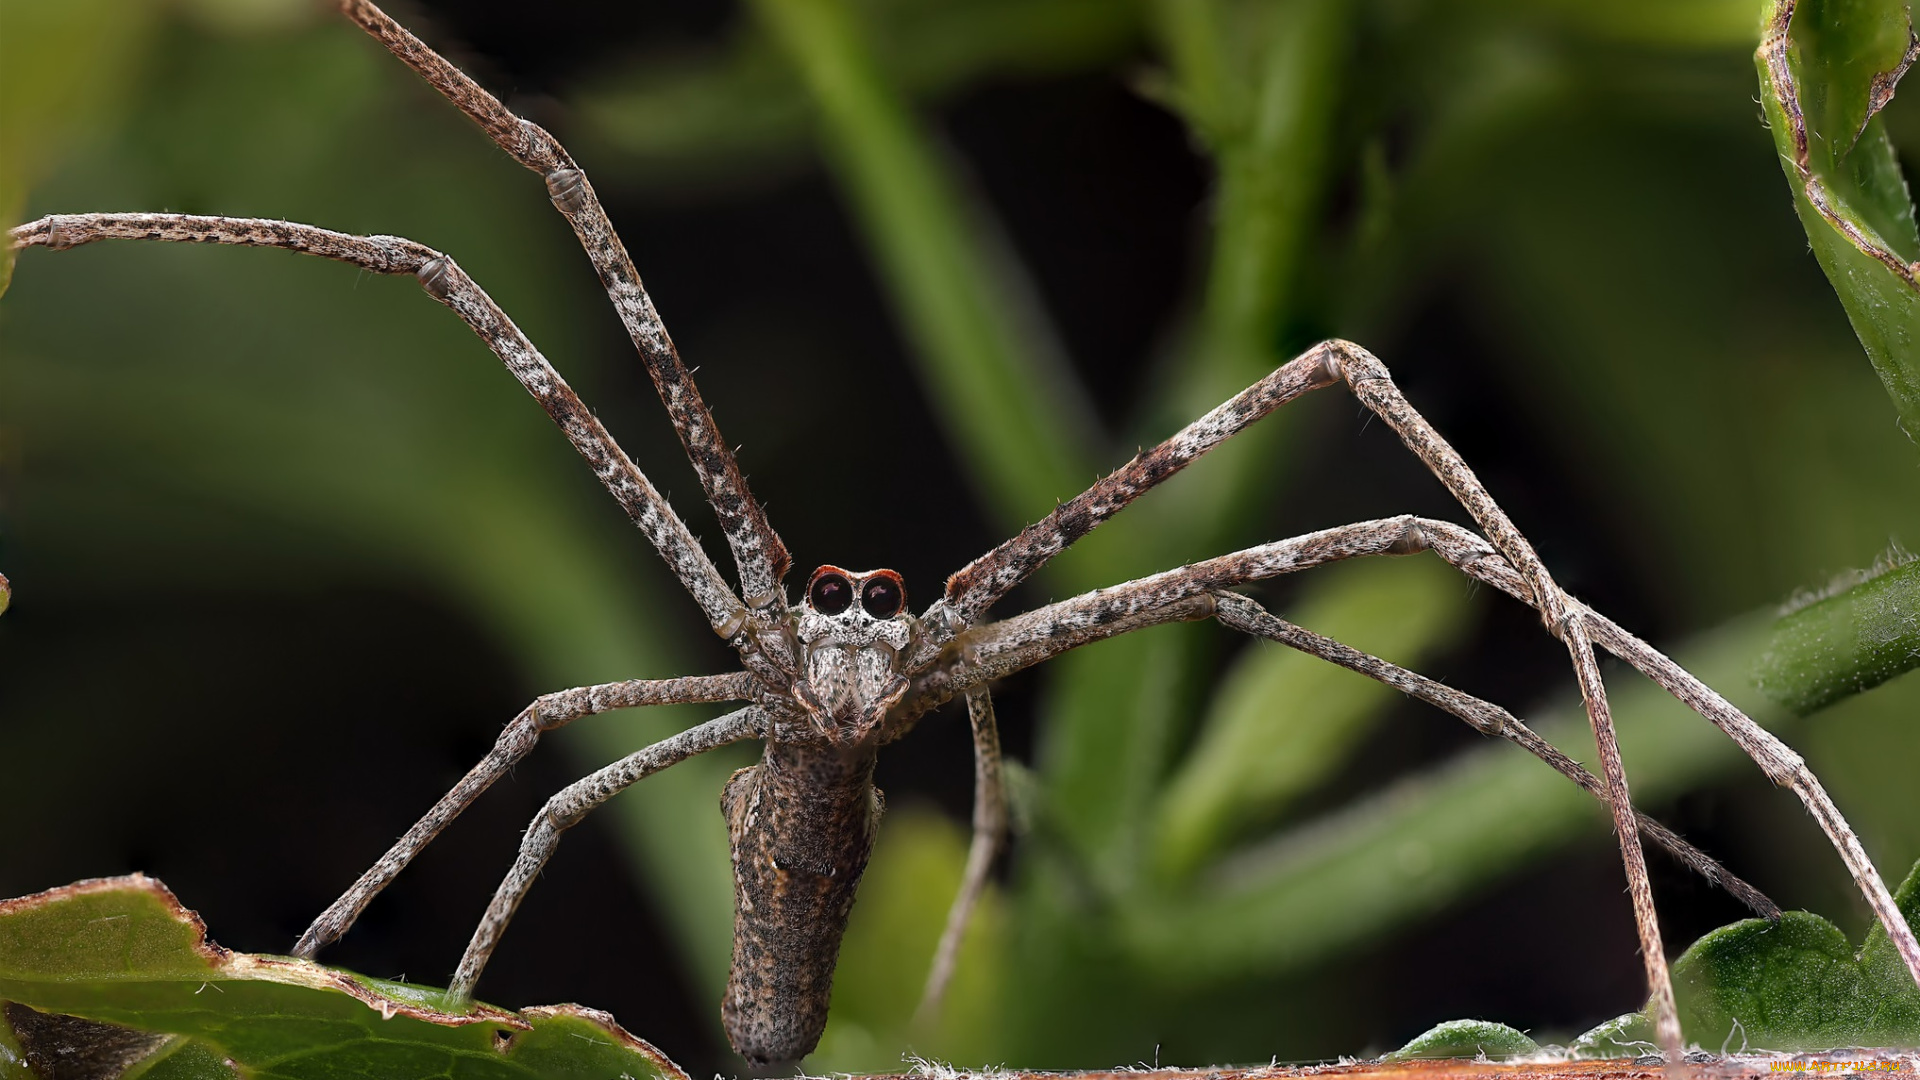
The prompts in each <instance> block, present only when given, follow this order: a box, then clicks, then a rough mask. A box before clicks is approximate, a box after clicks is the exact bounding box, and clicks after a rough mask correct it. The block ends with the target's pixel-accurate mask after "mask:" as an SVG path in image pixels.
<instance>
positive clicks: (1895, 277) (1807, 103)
mask: <svg viewBox="0 0 1920 1080" xmlns="http://www.w3.org/2000/svg"><path fill="white" fill-rule="evenodd" d="M1916 40H1917V39H1916V38H1915V37H1914V32H1913V25H1912V18H1911V14H1910V12H1909V10H1908V4H1907V2H1906V0H1774V3H1773V4H1772V5H1771V7H1770V10H1769V15H1768V19H1767V23H1766V37H1765V40H1763V41H1762V43H1761V46H1760V51H1759V52H1758V54H1757V55H1756V58H1755V59H1756V62H1757V64H1758V66H1759V69H1760V88H1761V102H1762V105H1763V107H1764V109H1765V111H1766V117H1767V123H1768V125H1769V127H1771V128H1772V131H1773V139H1774V145H1775V147H1776V149H1778V150H1779V152H1780V158H1781V165H1782V167H1783V168H1785V170H1786V172H1787V179H1788V182H1789V184H1790V186H1791V187H1792V188H1793V193H1794V204H1795V207H1796V208H1797V209H1798V211H1799V214H1800V222H1801V224H1802V226H1804V227H1805V229H1806V231H1807V238H1808V239H1809V240H1810V241H1811V242H1812V246H1813V253H1814V256H1815V257H1816V258H1817V259H1818V260H1819V262H1820V268H1821V269H1822V270H1824V271H1825V272H1826V275H1827V280H1828V281H1830V282H1831V283H1832V284H1833V288H1834V291H1835V292H1836V293H1838V294H1839V297H1840V302H1841V304H1842V306H1844V307H1845V308H1846V310H1847V317H1848V318H1849V319H1850V320H1851V321H1852V323H1853V331H1854V333H1855V334H1856V335H1857V336H1858V337H1859V338H1860V343H1861V344H1862V345H1864V346H1865V347H1866V350H1867V356H1868V358H1869V359H1871V360H1872V361H1873V366H1874V369H1875V370H1876V371H1877V372H1878V373H1879V375H1880V379H1881V381H1882V382H1883V383H1884V384H1885V385H1886V388H1887V392H1888V394H1889V395H1891V396H1892V398H1893V400H1894V405H1895V407H1896V408H1898V409H1899V411H1900V416H1901V418H1902V420H1903V421H1904V422H1905V424H1906V428H1907V432H1908V434H1909V435H1920V280H1916V277H1915V272H1914V260H1916V259H1920V231H1916V229H1915V225H1914V215H1913V203H1912V201H1911V199H1910V198H1909V197H1908V195H1907V186H1906V180H1905V178H1904V176H1903V175H1902V174H1901V171H1900V162H1899V159H1898V158H1897V157H1896V155H1895V153H1894V149H1893V144H1892V143H1891V142H1890V141H1889V140H1888V139H1887V134H1886V129H1885V126H1884V124H1883V123H1882V122H1881V121H1880V120H1879V118H1878V117H1877V115H1876V114H1877V113H1878V112H1879V110H1880V109H1881V108H1882V107H1883V106H1885V105H1886V103H1887V102H1888V101H1889V100H1891V99H1892V97H1893V93H1894V89H1895V87H1896V85H1897V84H1898V82H1899V80H1900V77H1901V76H1902V75H1903V74H1905V72H1906V71H1907V69H1908V67H1909V65H1910V64H1911V63H1912V61H1913V58H1914V55H1915V47H1916Z"/></svg>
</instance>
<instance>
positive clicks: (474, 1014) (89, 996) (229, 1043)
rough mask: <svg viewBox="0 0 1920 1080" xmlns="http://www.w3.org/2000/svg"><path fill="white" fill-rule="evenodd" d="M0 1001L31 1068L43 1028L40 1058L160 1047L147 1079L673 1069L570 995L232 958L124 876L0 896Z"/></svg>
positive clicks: (394, 1077)
mask: <svg viewBox="0 0 1920 1080" xmlns="http://www.w3.org/2000/svg"><path fill="white" fill-rule="evenodd" d="M0 1000H5V1001H7V1002H10V1003H12V1007H10V1008H9V1009H8V1010H7V1014H6V1015H7V1023H6V1024H5V1025H0V1026H4V1027H5V1028H7V1029H8V1032H7V1035H8V1043H7V1044H0V1045H8V1046H9V1048H7V1049H5V1050H4V1051H3V1052H0V1067H5V1066H7V1064H8V1063H7V1055H8V1054H12V1053H14V1052H15V1051H14V1050H13V1049H11V1047H17V1048H18V1052H19V1055H20V1056H21V1057H23V1058H25V1059H26V1060H27V1061H29V1062H31V1061H32V1060H33V1059H34V1058H35V1056H36V1053H37V1046H36V1040H46V1041H52V1040H50V1039H48V1036H56V1037H59V1042H60V1043H62V1044H65V1045H54V1046H45V1047H43V1048H39V1050H38V1052H45V1053H49V1054H53V1053H57V1052H62V1051H70V1050H71V1049H72V1046H71V1044H72V1043H73V1042H74V1041H75V1040H76V1039H78V1040H80V1041H81V1042H82V1043H83V1045H89V1046H91V1048H93V1049H94V1050H97V1051H98V1052H99V1053H101V1054H116V1053H117V1054H121V1055H136V1056H135V1060H138V1057H139V1056H146V1055H165V1060H164V1061H161V1062H158V1063H156V1064H154V1065H152V1066H150V1067H149V1070H148V1071H147V1072H146V1073H145V1075H147V1076H150V1077H158V1076H163V1075H164V1076H168V1077H174V1076H179V1077H188V1076H192V1077H212V1076H226V1077H231V1076H235V1075H245V1076H247V1077H249V1078H259V1080H268V1078H277V1077H288V1078H291V1077H300V1078H303V1080H316V1078H335V1077H338V1078H346V1077H362V1076H364V1077H380V1078H382V1080H401V1078H405V1077H450V1076H461V1077H474V1078H478V1077H498V1078H501V1080H506V1078H511V1077H556V1078H557V1077H576V1076H577V1077H581V1078H583V1080H584V1078H594V1080H600V1078H604V1077H608V1076H632V1077H650V1078H660V1080H664V1078H669V1077H672V1078H679V1080H684V1078H685V1076H686V1074H685V1073H684V1072H682V1071H681V1070H680V1068H679V1067H678V1066H676V1065H674V1064H673V1063H672V1062H671V1061H669V1060H667V1058H666V1057H665V1056H664V1055H662V1054H661V1053H660V1052H659V1051H658V1050H655V1049H654V1048H653V1047H651V1046H649V1045H647V1044H646V1043H645V1042H642V1041H641V1040H639V1039H636V1038H634V1037H633V1036H632V1035H629V1034H628V1033H627V1032H625V1031H623V1030H622V1029H621V1028H620V1027H619V1025H617V1024H615V1023H614V1022H613V1019H612V1018H611V1017H609V1016H607V1015H606V1014H605V1013H599V1012H595V1011H594V1010H591V1009H584V1008H581V1007H580V1006H577V1005H557V1006H540V1007H537V1008H530V1009H523V1010H521V1011H520V1012H517V1013H512V1012H506V1011H504V1010H501V1009H496V1008H494V1007H492V1006H489V1005H475V1006H473V1007H471V1008H470V1009H467V1010H465V1011H461V1012H454V1011H449V1010H448V1009H447V1008H446V1000H445V992H444V991H440V990H434V989H429V988H426V987H419V986H412V985H408V984H405V983H395V982H386V981H382V980H378V979H369V978H366V977H363V976H359V975H355V974H353V973H351V972H346V971H342V970H339V969H335V968H327V967H322V966H321V965H319V964H314V963H311V962H309V961H305V960H294V959H290V958H287V957H278V956H259V955H253V954H248V953H235V952H230V951H228V950H226V949H223V948H221V947H220V946H218V945H216V944H214V943H213V942H211V941H209V940H207V936H206V927H205V925H204V924H202V923H201V921H200V917H199V916H198V915H195V914H194V913H193V912H191V911H189V910H187V909H186V908H184V907H182V906H181V905H180V902H179V901H178V900H176V899H175V898H174V896H173V894H172V893H171V892H169V891H168V890H167V888H166V887H165V886H163V885H161V884H160V883H159V882H158V881H155V880H154V879H152V878H148V877H144V876H141V875H137V874H136V875H134V876H131V877H122V878H102V879H98V880H93V881H83V882H79V883H77V884H74V885H68V886H65V887H64V888H59V889H52V890H49V891H47V892H43V893H38V894H35V895H33V896H27V897H22V898H20V899H18V900H10V901H6V902H5V903H0ZM20 1006H25V1007H26V1009H27V1010H32V1012H27V1011H23V1010H22V1009H20V1008H19V1007H20ZM36 1014H39V1015H36ZM46 1014H52V1015H46ZM62 1017H74V1018H79V1019H80V1020H82V1021H93V1022H94V1023H92V1024H84V1023H80V1024H76V1023H72V1022H69V1021H66V1020H63V1019H60V1018H62ZM108 1025H112V1026H111V1027H109V1026H108ZM134 1033H147V1034H149V1035H152V1036H158V1037H159V1038H157V1039H145V1040H143V1039H140V1038H138V1037H137V1035H136V1034H134ZM142 1051H144V1053H142ZM225 1062H231V1063H232V1066H234V1067H230V1066H228V1065H226V1064H223V1063H225ZM235 1067H237V1068H235Z"/></svg>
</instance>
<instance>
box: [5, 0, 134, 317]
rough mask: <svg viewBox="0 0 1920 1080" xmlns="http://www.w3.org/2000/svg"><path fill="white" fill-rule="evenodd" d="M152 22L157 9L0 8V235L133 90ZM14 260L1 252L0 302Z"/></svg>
mask: <svg viewBox="0 0 1920 1080" xmlns="http://www.w3.org/2000/svg"><path fill="white" fill-rule="evenodd" d="M154 15H155V5H152V4H129V3H126V2H125V0H11V2H9V3H7V4H5V5H4V6H0V43H4V44H0V48H3V49H4V50H5V53H6V61H5V63H0V228H6V227H11V226H13V225H15V224H18V223H19V222H20V220H21V216H20V215H21V210H22V207H23V205H24V203H25V200H26V196H27V189H28V188H30V187H31V186H33V184H34V183H35V182H36V181H37V180H39V179H40V178H41V175H42V174H43V173H45V172H46V171H47V170H48V169H49V168H51V167H52V166H53V164H54V163H55V162H56V161H57V160H58V159H59V157H60V155H61V154H63V153H65V152H66V151H67V150H69V149H70V144H71V143H72V141H73V140H74V138H75V137H76V134H77V133H79V132H84V131H86V130H88V129H89V128H91V127H94V126H95V125H98V124H100V123H101V122H102V121H103V120H105V119H106V118H107V116H108V114H110V113H111V112H112V110H113V108H114V105H115V104H116V103H117V102H118V100H119V99H120V97H121V95H122V94H124V93H125V91H126V90H127V88H128V87H129V86H131V85H132V84H133V81H134V80H133V75H134V73H135V71H136V69H137V67H138V63H139V57H140V52H141V49H142V48H143V47H144V45H145V44H146V40H147V37H148V35H149V34H150V33H151V32H152V30H153V27H154V25H155V18H154ZM28 42H34V43H37V44H34V45H28V44H26V43H28ZM56 42H57V43H58V45H57V47H56V45H55V44H54V43H56ZM13 259H14V253H13V250H12V249H11V248H7V249H6V250H0V294H3V293H5V292H6V291H7V283H8V281H9V280H10V279H11V277H12V276H13Z"/></svg>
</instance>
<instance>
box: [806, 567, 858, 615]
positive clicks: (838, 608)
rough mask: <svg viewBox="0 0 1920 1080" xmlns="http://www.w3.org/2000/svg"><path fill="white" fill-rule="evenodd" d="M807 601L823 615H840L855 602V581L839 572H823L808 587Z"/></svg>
mask: <svg viewBox="0 0 1920 1080" xmlns="http://www.w3.org/2000/svg"><path fill="white" fill-rule="evenodd" d="M807 603H809V604H811V605H813V610H815V611H817V612H819V613H820V614H822V615H838V614H840V613H841V612H843V611H845V610H847V607H848V605H850V604H852V603H853V582H851V581H848V580H847V579H846V578H843V577H841V576H840V575H839V574H821V575H820V576H819V577H817V578H814V579H813V584H812V585H809V586H808V587H807Z"/></svg>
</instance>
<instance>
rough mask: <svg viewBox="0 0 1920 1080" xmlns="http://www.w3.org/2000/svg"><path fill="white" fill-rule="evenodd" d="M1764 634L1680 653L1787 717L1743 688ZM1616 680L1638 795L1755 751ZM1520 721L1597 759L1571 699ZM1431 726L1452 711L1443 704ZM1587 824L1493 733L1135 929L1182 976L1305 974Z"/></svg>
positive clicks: (1241, 859)
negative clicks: (1491, 739)
mask: <svg viewBox="0 0 1920 1080" xmlns="http://www.w3.org/2000/svg"><path fill="white" fill-rule="evenodd" d="M1765 634H1766V625H1765V623H1763V622H1761V621H1759V620H1756V619H1744V620H1740V621H1737V622H1735V623H1732V624H1729V625H1728V626H1725V627H1723V628H1721V629H1720V630H1718V631H1716V632H1715V633H1714V634H1712V635H1711V636H1709V637H1708V638H1706V639H1704V640H1701V641H1698V642H1695V643H1694V644H1693V645H1691V646H1690V647H1687V648H1683V649H1681V650H1680V651H1679V652H1678V653H1677V654H1676V657H1677V659H1679V660H1680V662H1681V663H1683V664H1685V665H1686V667H1687V668H1688V670H1690V671H1693V672H1694V673H1696V674H1697V675H1699V676H1700V678H1701V679H1703V680H1705V681H1706V682H1707V683H1708V684H1709V685H1711V686H1718V687H1726V688H1728V690H1729V694H1730V697H1731V699H1732V700H1733V701H1734V703H1735V704H1736V705H1740V706H1741V707H1743V708H1745V709H1747V710H1748V712H1749V714H1750V715H1752V716H1754V717H1755V718H1756V719H1758V720H1760V721H1761V722H1762V723H1770V722H1777V721H1779V720H1780V719H1782V716H1781V713H1780V711H1779V710H1777V709H1768V708H1764V707H1763V706H1764V704H1765V703H1764V701H1755V700H1754V699H1755V698H1756V696H1757V695H1754V694H1753V693H1751V692H1749V693H1747V694H1744V695H1743V694H1740V693H1737V692H1735V691H1737V689H1738V688H1739V687H1740V686H1741V685H1742V675H1743V674H1744V672H1746V671H1747V670H1748V668H1749V666H1750V665H1751V663H1752V658H1753V656H1754V655H1755V654H1756V653H1757V652H1758V651H1759V649H1760V646H1761V643H1762V641H1764V639H1765ZM1610 689H1611V691H1612V693H1611V698H1612V702H1613V718H1614V724H1615V727H1616V729H1617V730H1618V732H1619V735H1620V744H1621V749H1622V752H1623V755H1624V757H1625V760H1626V765H1627V774H1628V775H1629V776H1631V777H1632V778H1633V792H1634V799H1635V801H1636V802H1638V803H1640V804H1641V805H1643V806H1656V805H1658V804H1659V803H1660V801H1661V800H1662V799H1664V798H1668V797H1671V796H1672V795H1675V794H1678V793H1679V791H1680V790H1681V789H1682V788H1683V787H1685V786H1689V785H1693V784H1697V783H1699V782H1701V780H1702V779H1703V778H1704V777H1708V776H1711V775H1714V774H1717V773H1722V772H1726V771H1731V770H1734V769H1737V768H1739V767H1740V766H1741V765H1742V763H1744V762H1745V761H1746V759H1745V758H1744V757H1743V756H1742V755H1741V754H1740V752H1739V750H1738V749H1736V748H1735V747H1734V745H1733V743H1732V742H1731V741H1729V740H1728V739H1727V738H1726V736H1725V735H1723V734H1721V732H1720V730H1719V729H1718V728H1716V727H1714V726H1713V725H1712V724H1710V723H1708V722H1707V721H1705V720H1703V719H1701V718H1700V717H1698V716H1696V715H1695V714H1693V713H1692V712H1691V711H1689V710H1688V709H1687V708H1686V707H1685V706H1684V705H1681V704H1680V703H1679V702H1677V701H1675V700H1674V699H1673V698H1671V697H1670V696H1668V695H1667V693H1666V692H1665V691H1663V690H1661V689H1660V688H1659V687H1658V686H1655V685H1654V684H1653V683H1651V682H1647V681H1644V680H1640V679H1638V678H1635V679H1634V681H1632V682H1626V683H1624V684H1622V683H1621V682H1620V681H1619V680H1615V681H1614V684H1613V685H1612V686H1611V687H1610ZM1523 719H1529V720H1530V723H1531V726H1532V727H1533V728H1534V729H1535V730H1537V731H1539V732H1540V733H1541V734H1542V735H1544V736H1546V737H1547V738H1548V739H1549V740H1550V741H1552V742H1554V743H1555V744H1557V745H1559V746H1561V747H1562V748H1563V749H1568V750H1569V753H1570V754H1572V755H1573V756H1574V757H1576V758H1579V757H1586V756H1591V754H1590V749H1583V748H1590V747H1591V742H1590V741H1589V740H1590V739H1591V735H1590V734H1589V733H1588V730H1587V726H1586V723H1585V719H1584V715H1583V714H1582V712H1581V710H1580V708H1579V706H1578V705H1577V704H1576V703H1568V704H1564V705H1561V706H1558V707H1556V708H1554V709H1553V710H1551V711H1550V712H1549V713H1548V714H1547V715H1546V716H1544V717H1540V718H1538V722H1532V720H1531V718H1527V717H1523ZM1434 722H1435V723H1455V722H1457V721H1454V720H1452V719H1451V718H1450V717H1446V716H1443V715H1439V714H1436V717H1435V720H1434ZM1748 767H1749V768H1751V765H1748ZM1583 832H1584V833H1586V834H1589V835H1591V836H1592V837H1594V839H1595V840H1601V839H1603V838H1604V837H1606V835H1607V814H1606V809H1605V807H1604V806H1602V805H1601V804H1600V803H1599V802H1598V801H1597V800H1595V799H1594V798H1593V797H1592V796H1590V795H1588V794H1587V793H1586V792H1584V791H1581V790H1580V789H1579V788H1577V787H1575V786H1574V785H1573V784H1571V783H1568V782H1567V780H1566V778H1564V777H1562V776H1561V775H1560V774H1558V773H1556V772H1554V771H1553V770H1552V769H1550V768H1548V767H1547V766H1546V765H1544V764H1542V763H1541V762H1540V761H1538V760H1535V759H1534V758H1533V757H1531V756H1530V755H1528V754H1526V753H1524V752H1523V751H1521V750H1520V749H1519V748H1517V747H1514V746H1511V745H1508V744H1506V743H1504V742H1497V743H1493V744H1491V745H1488V746H1486V747H1483V748H1480V749H1477V750H1474V751H1472V752H1470V753H1467V754H1463V755H1461V756H1460V757H1458V758H1456V759H1455V760H1454V761H1452V762H1450V763H1449V764H1447V765H1444V766H1441V767H1439V768H1436V769H1432V770H1429V771H1426V772H1423V773H1420V774H1418V775H1415V776H1412V777H1409V778H1407V779H1404V780H1401V781H1399V782H1397V783H1395V784H1393V785H1392V786H1390V787H1388V788H1387V789H1385V790H1384V791H1381V792H1379V793H1377V794H1375V795H1372V796H1369V797H1368V798H1366V799H1363V800H1361V801H1359V802H1356V803H1354V804H1351V805H1349V806H1347V807H1345V808H1343V809H1341V810H1338V811H1335V812H1333V813H1331V814H1328V815H1326V816H1324V817H1322V818H1320V819H1317V820H1316V821H1314V822H1313V823H1312V824H1311V825H1310V826H1309V827H1307V828H1304V829H1301V830H1298V831H1296V832H1293V833H1289V834H1286V835H1283V836H1281V837H1278V838H1276V839H1275V840H1273V841H1271V842H1269V843H1267V844H1264V845H1262V846H1260V847H1258V848H1255V849H1253V850H1250V851H1248V852H1246V853H1244V854H1242V855H1239V856H1236V857H1234V858H1233V859H1230V860H1227V861H1225V862H1223V863H1222V864H1221V865H1220V866H1219V867H1218V868H1216V869H1215V870H1212V871H1210V872H1209V873H1208V875H1207V876H1205V877H1203V878H1202V879H1201V881H1200V884H1201V886H1202V887H1200V888H1196V889H1195V890H1194V891H1193V895H1192V896H1191V897H1189V898H1187V899H1185V900H1184V901H1183V902H1182V903H1181V904H1180V905H1179V907H1178V908H1177V909H1173V910H1164V911H1153V910H1142V911H1139V912H1135V913H1133V917H1132V918H1131V919H1130V921H1129V923H1128V928H1127V932H1128V934H1129V937H1130V941H1131V944H1132V946H1133V948H1134V950H1135V955H1136V956H1138V957H1139V958H1140V960H1141V961H1142V962H1143V963H1145V964H1146V965H1148V967H1149V969H1150V970H1152V971H1153V972H1155V974H1156V975H1157V976H1160V977H1164V978H1169V979H1177V980H1180V981H1182V982H1194V983H1205V982H1209V981H1212V980H1217V979H1224V978H1230V977H1234V976H1244V975H1251V974H1254V973H1256V972H1272V971H1277V970H1287V969H1295V968H1298V967H1300V966H1303V965H1305V964H1309V963H1312V962H1314V961H1318V960H1323V959H1325V958H1327V957H1329V956H1332V955H1335V954H1337V953H1338V952H1339V951H1340V950H1342V949H1346V948H1350V947H1353V946H1355V945H1357V944H1358V943H1360V942H1361V941H1363V940H1367V939H1369V938H1370V937H1372V936H1374V935H1378V934H1380V933H1382V932H1383V931H1384V930H1385V929H1386V928H1388V927H1392V926H1397V925H1403V924H1405V923H1406V922H1408V921H1411V920H1413V919H1417V918H1420V917H1422V916H1425V915H1429V914H1431V913H1433V912H1436V911H1439V910H1441V909H1442V908H1444V907H1445V906H1447V905H1448V904H1450V903H1453V902H1455V901H1457V900H1458V899H1460V898H1461V897H1463V896H1466V895H1470V894H1472V893H1474V892H1477V891H1479V890H1481V889H1485V888H1488V887H1490V886H1491V884H1492V883H1493V882H1495V881H1496V880H1498V879H1499V877H1500V876H1502V875H1503V874H1505V873H1509V872H1511V871H1512V870H1514V869H1517V868H1518V867H1520V866H1521V865H1523V864H1524V863H1525V862H1526V861H1527V860H1528V859H1529V858H1530V857H1532V856H1534V855H1537V854H1539V853H1541V852H1545V851H1548V850H1551V849H1553V848H1555V847H1557V846H1559V845H1560V844H1563V843H1565V842H1567V841H1568V840H1569V839H1572V838H1573V837H1575V836H1578V835H1581V834H1582V833H1583Z"/></svg>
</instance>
